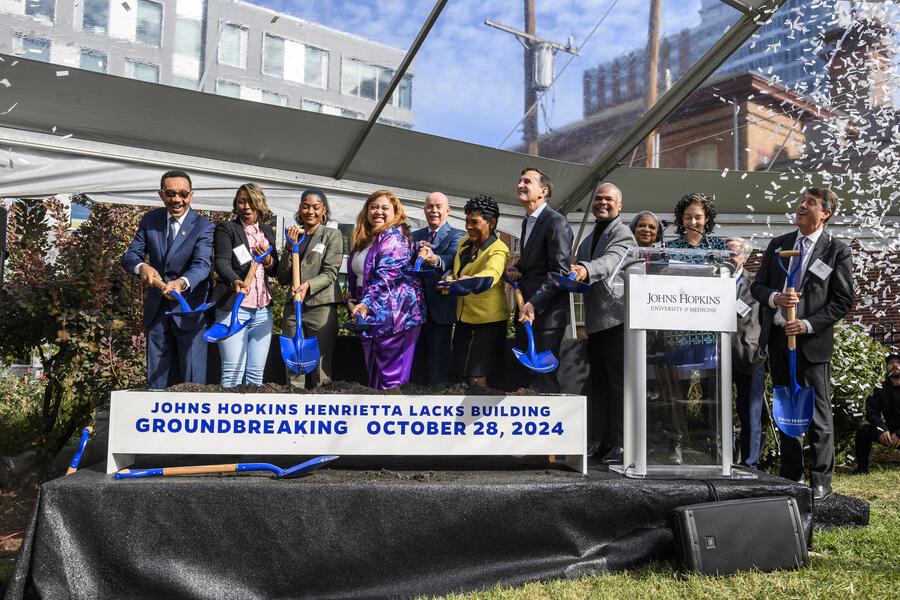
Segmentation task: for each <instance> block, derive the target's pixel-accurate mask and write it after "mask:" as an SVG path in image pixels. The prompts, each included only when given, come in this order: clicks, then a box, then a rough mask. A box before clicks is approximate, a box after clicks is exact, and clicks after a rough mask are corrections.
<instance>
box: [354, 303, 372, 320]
mask: <svg viewBox="0 0 900 600" xmlns="http://www.w3.org/2000/svg"><path fill="white" fill-rule="evenodd" d="M356 315H359V316H360V317H361V318H363V319H365V318H366V317H367V316H368V315H369V307H368V306H366V305H365V304H363V303H362V302H360V303H359V304H351V305H350V316H351V317H355V316H356Z"/></svg>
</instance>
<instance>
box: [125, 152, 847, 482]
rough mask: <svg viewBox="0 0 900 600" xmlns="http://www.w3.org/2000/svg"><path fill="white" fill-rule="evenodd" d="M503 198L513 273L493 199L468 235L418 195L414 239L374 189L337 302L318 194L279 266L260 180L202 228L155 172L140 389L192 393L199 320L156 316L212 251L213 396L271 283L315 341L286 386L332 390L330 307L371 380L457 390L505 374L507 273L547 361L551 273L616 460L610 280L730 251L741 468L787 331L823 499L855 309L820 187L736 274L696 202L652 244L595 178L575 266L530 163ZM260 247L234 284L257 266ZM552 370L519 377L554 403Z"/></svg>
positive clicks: (796, 471)
mask: <svg viewBox="0 0 900 600" xmlns="http://www.w3.org/2000/svg"><path fill="white" fill-rule="evenodd" d="M515 191H516V197H517V200H518V202H519V204H520V205H521V206H522V207H523V208H524V210H525V214H526V217H525V219H523V221H522V228H521V237H520V240H521V249H520V253H519V256H518V258H517V259H516V260H514V261H513V262H512V263H510V249H509V248H508V247H507V245H506V244H504V243H503V241H502V240H501V239H500V237H499V236H498V234H497V231H496V228H497V222H498V219H499V217H500V210H499V207H498V204H497V202H496V201H495V200H494V199H493V198H490V197H487V196H476V197H474V198H472V199H470V200H469V201H468V202H467V203H466V205H465V208H464V212H465V231H461V230H458V229H454V228H452V227H451V226H450V225H449V223H448V222H447V216H448V215H449V213H450V206H449V203H448V200H447V197H446V196H445V195H444V194H441V193H438V192H435V193H432V194H430V195H428V197H427V198H426V202H425V220H426V222H427V226H426V227H424V228H422V229H419V230H417V231H411V230H410V226H409V223H408V218H407V215H406V212H405V210H404V208H403V206H402V205H401V203H400V201H399V200H398V199H397V197H396V196H395V195H394V194H393V193H391V192H390V191H387V190H378V191H376V192H373V193H372V194H371V195H370V196H369V197H368V198H367V199H366V201H365V203H364V205H363V207H362V209H361V211H360V212H359V215H358V216H357V219H356V227H355V229H354V231H353V234H352V236H351V238H350V255H349V257H348V258H347V290H346V293H342V291H341V289H340V286H339V283H338V272H339V269H340V265H341V263H342V259H343V244H342V237H341V234H340V232H339V231H337V230H336V229H333V228H330V227H326V223H327V221H328V219H329V208H328V199H327V197H326V195H325V193H324V192H322V191H320V190H307V191H306V192H304V193H303V195H302V196H301V199H300V206H299V209H298V211H297V213H296V215H295V221H296V224H295V225H293V226H291V227H290V228H288V230H287V237H288V238H289V241H288V242H287V243H286V246H285V247H284V249H283V250H282V252H281V257H280V258H279V257H278V252H277V249H276V248H275V244H276V241H275V233H274V231H273V230H272V228H271V227H270V226H268V225H267V224H266V223H265V220H266V216H267V215H268V213H269V210H268V207H267V206H266V200H265V195H264V194H263V192H262V190H261V189H260V188H259V187H258V186H256V185H254V184H245V185H243V186H241V188H240V189H239V190H238V192H237V194H236V196H235V198H234V203H233V208H234V213H235V218H234V220H233V221H227V222H224V223H220V224H219V225H217V226H213V224H212V223H210V222H209V221H208V220H206V219H205V218H203V217H202V216H200V215H198V214H197V213H196V212H194V211H191V210H190V201H191V198H192V196H193V191H192V188H191V180H190V177H189V176H188V175H187V174H186V173H184V172H183V171H169V172H167V173H165V174H164V175H163V177H162V180H161V185H160V191H159V195H160V198H161V199H162V201H163V203H164V207H163V208H160V209H156V210H153V211H150V212H148V213H147V214H146V215H145V216H144V218H143V219H142V220H141V222H140V225H139V228H138V232H137V234H136V236H135V239H134V241H133V243H132V244H131V246H130V247H129V249H128V251H127V252H126V253H125V256H124V258H123V261H122V263H123V266H124V267H125V269H126V270H127V271H129V272H130V273H133V274H135V275H137V276H139V277H140V278H141V279H142V280H143V281H144V282H145V283H147V284H150V285H148V291H147V297H146V300H145V303H144V324H145V326H146V328H147V378H148V384H149V387H151V388H164V387H166V386H167V385H168V384H170V383H172V382H177V381H193V382H196V383H205V366H206V342H205V341H204V340H203V338H202V336H201V335H200V334H198V332H197V330H198V329H199V328H201V327H202V325H201V324H198V325H197V329H195V330H190V329H186V328H185V327H184V325H183V324H182V326H180V327H179V326H176V325H175V324H174V323H173V320H172V319H167V318H165V312H166V310H168V309H170V307H171V306H172V304H173V303H172V300H171V296H172V294H171V293H172V292H179V293H181V294H182V295H183V296H184V297H185V299H186V300H187V301H188V303H189V304H190V305H191V306H195V305H199V304H201V303H203V302H205V301H206V300H207V292H208V286H209V283H208V282H209V279H210V277H209V273H210V270H211V268H212V267H213V263H212V255H213V252H212V250H213V247H215V264H214V267H215V273H216V275H217V278H216V279H217V282H216V285H215V287H214V289H213V291H212V295H211V300H210V301H211V302H213V303H214V304H215V308H216V320H217V321H218V322H221V323H227V321H226V320H227V319H230V318H231V309H232V307H233V304H234V302H235V298H237V297H239V296H238V293H243V296H242V298H243V300H242V302H241V305H240V310H239V312H238V315H239V318H240V319H241V321H242V322H243V321H247V320H249V324H248V325H247V326H246V327H245V328H244V329H242V330H241V331H240V332H238V333H237V334H235V335H234V336H231V337H229V338H227V339H225V340H223V341H222V342H220V344H219V350H220V354H221V357H222V384H223V385H225V386H232V385H238V384H242V383H244V384H246V383H249V384H256V385H259V384H261V382H262V372H263V367H264V365H265V360H266V356H267V354H268V348H269V337H270V336H271V331H272V320H273V315H272V314H271V304H272V293H271V288H270V280H271V279H273V278H277V280H278V282H279V283H281V284H282V285H288V286H290V288H291V293H292V294H296V295H297V296H295V297H299V299H300V300H301V301H302V302H303V306H304V312H303V334H304V336H305V337H313V336H314V337H317V338H318V343H319V348H320V352H321V359H320V361H319V363H318V365H317V367H316V369H315V370H314V371H313V372H311V373H308V374H306V375H305V376H296V375H295V376H293V377H292V379H291V383H292V384H294V385H305V386H306V387H314V386H316V385H319V384H324V383H327V382H328V381H329V380H330V377H331V363H332V359H333V356H334V348H335V339H336V335H337V330H338V319H337V308H338V305H340V304H342V303H345V304H346V306H347V308H348V310H349V314H350V315H351V317H352V318H354V319H359V320H363V321H366V322H369V323H371V325H372V326H371V327H370V328H368V329H366V330H364V331H362V332H361V333H360V336H361V338H362V339H361V341H362V347H363V352H364V356H365V363H366V369H367V372H368V377H369V385H370V386H371V387H373V388H377V389H389V388H393V387H396V386H398V385H401V384H403V383H406V382H407V381H409V380H410V374H411V370H412V365H413V362H414V359H415V361H416V362H417V364H420V365H423V366H422V369H421V373H422V375H421V377H422V378H423V380H424V382H425V383H428V384H437V383H441V382H446V381H449V380H451V379H456V380H464V381H467V382H468V383H470V384H473V385H486V383H487V377H488V376H489V375H492V374H494V373H497V372H498V371H499V370H501V369H502V360H503V357H504V346H505V343H506V341H505V338H506V327H507V325H506V324H507V317H508V314H509V306H508V303H507V302H508V301H507V297H508V296H507V293H506V289H505V288H504V285H505V282H504V280H509V281H510V282H514V283H515V284H516V285H517V286H518V287H519V289H520V290H521V292H522V295H523V300H524V303H523V305H522V307H521V309H520V310H519V309H517V310H516V311H515V323H516V332H515V337H516V342H515V343H516V345H517V347H520V348H522V347H526V346H527V338H526V331H525V328H524V323H525V322H526V321H527V322H530V323H531V326H532V329H533V334H534V339H535V346H536V348H537V350H538V351H539V352H544V351H549V352H551V353H553V354H554V356H557V357H558V356H559V352H560V346H561V343H562V339H563V337H564V334H565V329H566V326H567V325H568V324H569V319H570V310H569V301H568V292H566V291H565V290H564V289H562V288H560V287H557V286H554V285H553V284H552V282H551V281H550V279H549V277H548V275H549V274H551V273H556V274H558V275H561V276H565V277H568V276H571V277H572V278H574V279H575V280H577V281H580V282H584V283H586V284H588V286H589V288H588V291H587V292H585V294H584V307H585V333H586V334H587V355H588V363H589V367H590V373H591V381H592V388H591V393H590V400H589V403H588V435H589V440H588V441H589V444H590V447H589V452H590V453H591V454H593V455H595V456H597V457H599V458H601V459H602V460H603V461H604V462H607V463H614V462H616V461H621V456H622V429H623V416H622V412H623V408H622V407H623V391H622V390H623V377H624V373H623V371H624V319H625V310H624V297H623V293H624V292H623V289H622V287H621V286H613V285H610V278H611V276H612V275H613V273H614V271H615V269H616V268H617V267H618V265H620V263H621V260H622V258H623V256H624V255H625V253H626V252H628V250H629V248H632V247H634V246H642V247H653V246H663V245H664V246H665V247H667V248H677V249H692V248H694V249H696V248H701V249H711V250H722V251H727V250H731V251H732V252H733V254H732V258H731V260H732V262H733V263H734V278H735V282H736V291H735V293H736V296H737V299H738V300H739V302H738V306H739V307H741V306H743V307H746V310H739V311H738V316H737V320H738V333H737V334H736V335H734V336H733V340H732V342H733V343H732V347H733V352H732V356H733V366H732V376H733V380H734V382H735V384H736V386H737V390H738V395H737V405H738V414H739V418H740V421H741V426H742V432H741V457H742V462H743V463H744V464H746V465H748V466H751V467H753V466H755V465H756V463H757V461H758V458H759V445H760V433H761V432H760V422H761V410H762V406H763V389H764V385H765V369H766V364H767V362H768V368H769V370H770V372H771V374H772V378H773V382H774V384H775V385H787V384H788V378H789V374H788V369H787V359H786V354H787V342H786V336H787V335H796V336H797V340H798V343H797V347H798V352H797V358H798V364H797V379H798V382H799V384H800V385H806V386H811V387H813V389H814V390H815V414H814V417H813V421H812V425H811V427H810V431H809V433H808V436H807V437H808V440H809V443H810V445H811V446H812V453H813V461H812V463H811V465H810V469H809V470H810V485H811V487H812V488H813V490H814V495H815V496H816V497H817V498H821V497H825V496H827V495H828V494H829V493H830V492H831V487H830V481H831V474H832V472H833V469H834V439H833V425H832V410H831V395H830V387H829V376H830V362H831V353H832V347H833V326H834V324H835V323H836V322H837V321H838V320H839V319H840V318H842V317H843V316H844V315H845V314H846V313H847V312H848V311H849V310H850V308H851V306H852V304H853V280H852V276H851V254H850V249H849V247H848V246H847V245H846V244H844V243H842V242H840V241H838V240H836V239H834V238H833V237H832V236H831V235H829V234H828V232H827V231H825V224H826V222H827V221H828V219H829V218H830V217H831V215H832V214H833V213H834V212H835V210H836V209H837V196H836V195H835V193H834V192H833V191H832V190H830V189H825V188H809V189H807V190H806V191H805V192H804V194H803V197H802V199H801V200H800V202H799V204H798V206H797V209H796V214H795V223H796V226H797V227H796V229H795V230H794V231H791V232H789V233H787V234H785V235H782V236H780V237H776V238H775V239H773V240H772V241H771V243H770V244H769V246H768V248H767V249H766V251H765V254H764V255H763V258H762V263H761V264H760V267H759V270H758V271H757V272H756V273H755V274H753V273H750V272H749V271H746V270H745V269H743V261H744V258H745V257H746V251H747V250H749V244H747V242H746V241H744V240H742V239H740V238H728V239H722V238H720V237H717V236H714V235H712V232H713V230H714V228H715V217H716V210H715V206H714V203H713V201H712V199H711V198H709V197H708V196H706V195H704V194H699V193H692V194H687V195H685V196H684V197H683V198H682V199H681V200H680V201H679V202H678V203H677V205H676V206H675V209H674V216H675V222H674V225H675V228H676V236H675V237H674V239H671V240H664V239H663V236H664V231H665V228H666V227H665V225H666V224H665V222H664V221H661V220H660V219H659V218H658V217H657V216H656V215H654V214H653V213H652V212H649V211H642V212H639V213H638V214H637V215H636V216H635V217H634V218H633V219H632V220H631V221H630V223H629V224H626V223H624V222H623V221H622V218H621V216H620V213H621V211H622V208H623V197H622V191H621V190H620V189H619V188H618V187H616V186H615V185H613V184H611V183H601V184H599V185H598V186H597V187H596V188H595V189H594V192H593V197H592V201H591V212H592V213H593V216H594V219H595V223H594V226H593V229H592V230H591V232H590V233H589V234H588V235H587V236H586V237H585V238H584V239H583V240H582V241H581V242H580V244H579V245H578V247H577V249H575V250H576V252H575V258H574V261H573V260H572V251H573V237H574V236H573V233H572V229H571V228H570V227H569V224H568V221H567V219H566V218H565V216H563V215H561V214H560V213H558V212H557V211H555V210H553V209H552V208H551V207H550V206H549V204H548V200H549V199H550V197H551V194H552V182H551V179H550V177H549V176H548V175H547V174H546V173H543V172H541V171H540V170H539V169H537V168H534V167H527V168H525V169H523V170H522V172H521V174H520V177H519V180H518V183H517V185H516V189H515ZM304 233H305V236H304V235H303V234H304ZM301 238H302V242H301V244H300V247H299V250H298V253H299V255H300V256H299V259H300V265H301V268H300V274H301V277H300V284H299V286H297V287H294V284H293V282H292V277H291V264H292V263H291V253H292V247H293V243H295V242H296V241H297V240H298V239H301ZM801 247H802V248H803V250H804V252H803V260H802V264H801V265H800V267H799V272H798V276H797V277H796V278H795V281H796V285H795V287H796V291H788V290H787V286H786V282H785V279H786V278H785V274H784V271H783V270H782V268H781V267H780V266H779V265H778V261H782V264H783V265H784V266H787V259H784V258H781V257H780V256H779V255H778V251H780V250H790V249H796V248H801ZM267 251H269V253H268V254H267V255H266V256H265V257H263V258H262V259H261V260H260V264H259V267H258V268H257V269H256V270H255V273H254V275H253V277H252V278H250V279H249V281H248V280H247V276H248V273H249V272H250V270H251V265H252V264H253V260H254V257H259V256H261V255H263V254H264V253H265V252H267ZM686 254H690V253H689V252H687V253H686ZM417 259H421V266H419V270H420V271H421V270H422V269H430V270H432V271H434V273H433V278H431V279H428V278H423V277H419V276H417V274H416V273H415V272H413V270H411V267H412V265H414V264H416V263H417ZM688 260H690V259H688ZM476 277H477V278H490V286H489V287H487V289H486V291H482V292H480V293H478V294H470V295H464V296H459V297H456V296H451V295H447V294H445V293H444V292H443V291H442V287H443V286H442V285H439V284H440V283H441V282H443V283H444V285H446V282H451V281H461V280H465V279H467V278H476ZM154 282H157V283H154ZM167 299H168V300H167ZM291 304H292V303H288V305H289V306H286V307H285V314H284V315H283V327H284V331H285V332H292V331H294V327H295V323H294V311H293V307H292V306H291ZM788 307H796V308H797V309H798V313H799V315H800V318H795V319H793V320H786V319H784V318H783V316H782V309H786V308H788ZM706 335H707V336H708V337H710V339H706V337H704V336H703V335H696V332H679V331H672V332H666V340H665V343H666V350H667V352H668V351H669V350H672V351H675V352H676V353H677V355H678V356H682V357H683V356H686V355H688V354H689V355H691V356H692V360H694V361H695V362H697V361H698V360H699V362H700V363H701V364H702V363H703V361H704V360H705V359H704V358H702V357H703V356H705V354H706V353H708V352H709V349H710V345H711V347H712V350H713V352H715V344H716V339H717V337H716V336H715V334H706ZM698 356H699V357H701V358H700V359H698ZM557 373H558V371H554V372H550V373H538V372H530V375H529V376H530V378H531V379H530V380H529V381H526V382H523V383H525V384H527V385H530V386H531V387H533V388H534V389H536V390H537V391H539V392H543V393H553V392H558V391H559V390H560V384H559V381H558V379H557ZM782 438H783V439H782V441H781V448H782V466H781V473H782V475H784V476H785V477H789V478H791V479H794V480H802V477H803V471H804V466H803V439H802V436H801V437H798V438H789V437H787V436H785V435H784V434H782Z"/></svg>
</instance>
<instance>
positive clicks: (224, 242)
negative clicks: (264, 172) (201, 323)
mask: <svg viewBox="0 0 900 600" xmlns="http://www.w3.org/2000/svg"><path fill="white" fill-rule="evenodd" d="M233 207H234V213H235V216H236V218H235V219H234V220H233V221H225V222H223V223H219V224H218V225H216V233H215V238H214V243H215V246H214V247H215V258H216V275H217V282H216V287H215V289H214V290H213V301H214V302H215V305H216V322H217V323H223V324H225V325H229V324H230V323H231V310H232V308H233V306H234V302H235V299H236V298H237V294H238V292H243V293H244V294H245V296H244V300H243V301H242V302H241V306H240V309H239V310H238V312H237V318H238V320H239V321H240V322H241V323H243V322H245V321H248V320H249V321H250V322H249V323H248V324H247V326H246V327H244V328H243V329H241V330H240V331H239V332H237V333H235V334H234V335H232V336H230V337H227V338H225V339H223V340H222V341H220V342H219V354H220V355H221V357H222V385H223V386H224V387H234V386H236V385H240V384H252V385H262V378H263V370H264V368H265V366H266V357H267V356H268V355H269V338H270V337H271V336H272V309H271V304H272V294H271V293H270V291H269V282H268V279H267V278H269V277H274V276H275V270H276V265H277V259H278V255H277V253H276V251H275V232H274V231H273V230H272V228H271V227H270V226H269V225H266V224H265V223H262V222H261V221H260V219H261V218H266V217H268V216H269V214H270V213H269V207H268V206H267V205H266V196H265V194H263V191H262V190H261V189H260V187H259V186H258V185H256V184H255V183H245V184H244V185H242V186H241V187H240V188H238V191H237V194H235V196H234V203H233ZM270 247H271V248H272V252H270V253H269V254H268V255H267V256H266V257H265V258H263V259H262V261H261V262H260V266H259V268H257V269H256V273H255V274H254V276H253V279H252V280H251V281H250V285H249V286H247V287H245V286H244V278H245V277H246V276H247V274H248V272H249V271H250V265H252V264H253V257H256V256H259V255H260V254H262V253H263V252H265V251H266V250H268V249H269V248H270Z"/></svg>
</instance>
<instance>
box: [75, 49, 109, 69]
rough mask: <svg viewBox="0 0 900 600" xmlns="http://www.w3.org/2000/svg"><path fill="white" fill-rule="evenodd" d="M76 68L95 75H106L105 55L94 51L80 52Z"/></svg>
mask: <svg viewBox="0 0 900 600" xmlns="http://www.w3.org/2000/svg"><path fill="white" fill-rule="evenodd" d="M78 68H79V69H84V70H85V71H94V72H96V73H106V55H105V54H103V53H102V52H95V51H94V50H82V51H81V60H80V61H79V63H78Z"/></svg>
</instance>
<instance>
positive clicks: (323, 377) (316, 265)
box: [278, 189, 344, 389]
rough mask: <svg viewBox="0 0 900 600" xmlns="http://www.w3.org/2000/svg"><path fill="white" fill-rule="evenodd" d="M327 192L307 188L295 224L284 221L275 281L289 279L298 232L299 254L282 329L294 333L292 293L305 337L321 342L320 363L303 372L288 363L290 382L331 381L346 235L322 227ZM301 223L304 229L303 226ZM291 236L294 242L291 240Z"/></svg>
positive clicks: (309, 384) (289, 282)
mask: <svg viewBox="0 0 900 600" xmlns="http://www.w3.org/2000/svg"><path fill="white" fill-rule="evenodd" d="M330 216H331V213H330V211H329V209H328V198H327V197H326V196H325V192H322V191H320V190H316V189H309V190H306V191H305V192H303V194H301V195H300V207H299V209H298V210H297V213H296V214H295V215H294V221H296V223H297V225H292V226H290V227H288V230H287V237H288V238H289V241H286V242H285V246H284V252H283V253H282V254H281V260H280V261H279V262H278V283H280V284H282V285H287V286H290V285H292V284H293V269H292V258H291V256H292V253H293V249H294V246H293V243H296V242H297V240H298V239H299V238H300V237H301V236H302V234H303V233H305V234H306V236H305V237H304V238H303V241H302V242H300V246H299V247H298V249H297V254H299V259H300V286H299V287H298V288H297V289H296V290H293V289H292V290H291V291H290V293H289V294H288V298H287V301H286V302H285V303H284V316H283V318H282V331H283V333H284V335H286V336H289V337H294V334H295V333H296V331H297V321H296V316H295V314H294V302H293V296H294V293H295V292H296V293H299V294H300V301H301V302H302V303H303V314H302V316H301V319H302V320H303V323H302V326H303V337H304V338H310V337H315V338H317V339H318V343H319V356H320V358H319V364H318V365H317V366H316V368H315V369H314V370H312V371H311V372H309V373H307V374H306V375H298V374H297V373H294V372H293V371H291V370H290V369H287V376H288V381H289V382H290V384H291V385H292V386H294V387H301V388H302V387H306V388H307V389H311V388H314V387H316V386H318V385H325V384H327V383H330V382H331V359H332V357H333V356H334V346H335V342H336V341H337V331H338V317H337V305H338V304H339V303H340V302H341V300H342V298H341V287H340V285H338V271H339V270H340V268H341V260H342V259H343V258H344V240H343V237H342V236H341V232H340V231H338V230H337V229H332V228H330V227H325V223H326V222H327V221H328V219H329V218H330ZM301 227H302V230H301ZM292 242H293V243H292Z"/></svg>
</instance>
